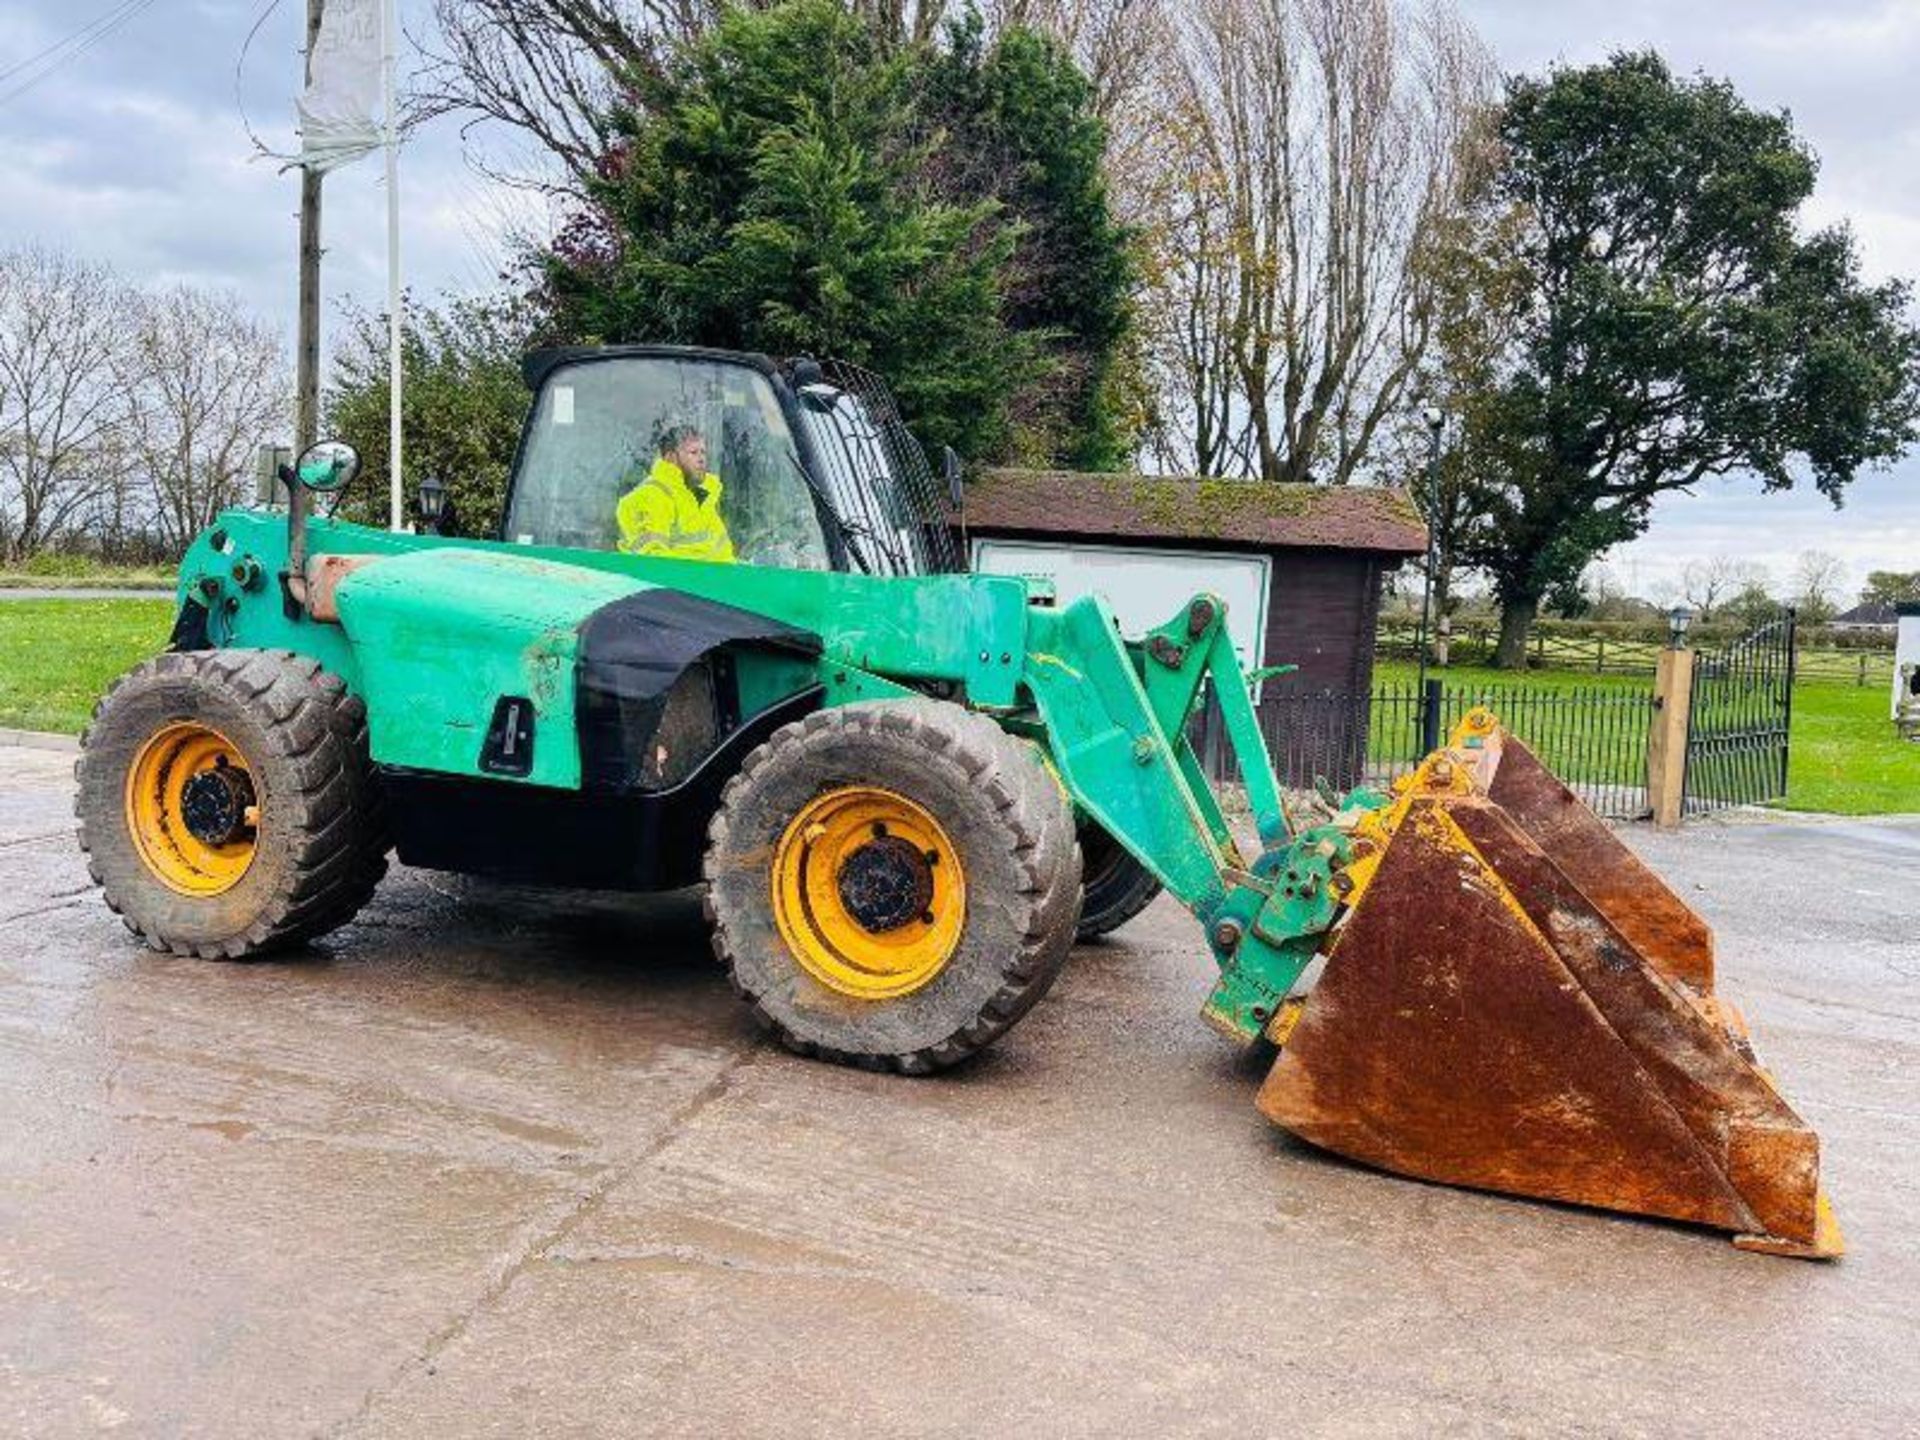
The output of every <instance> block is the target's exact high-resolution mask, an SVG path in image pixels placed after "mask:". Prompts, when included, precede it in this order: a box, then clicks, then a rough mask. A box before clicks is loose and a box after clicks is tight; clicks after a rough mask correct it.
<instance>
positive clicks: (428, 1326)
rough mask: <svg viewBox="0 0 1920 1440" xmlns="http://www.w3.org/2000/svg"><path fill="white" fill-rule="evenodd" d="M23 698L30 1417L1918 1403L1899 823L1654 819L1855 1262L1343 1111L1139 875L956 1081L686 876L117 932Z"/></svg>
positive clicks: (1660, 1426) (0, 1217)
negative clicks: (1693, 1222) (1524, 1176)
mask: <svg viewBox="0 0 1920 1440" xmlns="http://www.w3.org/2000/svg"><path fill="white" fill-rule="evenodd" d="M70 758H71V757H68V756H62V755H50V754H46V753H44V752H34V751H30V750H0V878H3V879H4V884H0V1086H3V1087H4V1094H5V1097H6V1098H5V1101H4V1109H0V1433H5V1434H9V1435H26V1436H42V1435H46V1436H67V1435H85V1434H91V1433H93V1432H95V1431H107V1430H119V1431H120V1432H121V1433H124V1434H128V1435H141V1436H147V1435H161V1436H165V1435H214V1436H228V1435H230V1436H246V1437H256V1436H280V1435H340V1436H367V1435H404V1436H457V1437H463V1440H464V1437H470V1436H483V1435H499V1436H531V1435H539V1436H542V1437H546V1436H599V1435H724V1436H746V1435H776V1434H777V1435H781V1436H794V1435H815V1434H830V1433H831V1434H869V1433H884V1434H933V1435H978V1434H994V1435H1005V1434H1045V1435H1078V1434H1089V1435H1091V1434H1099V1435H1158V1434H1183V1435H1184V1434H1232V1435H1237V1436H1248V1435H1261V1434H1274V1433H1281V1432H1287V1433H1305V1434H1322V1433H1326V1434H1414V1433H1420V1434H1429V1433H1434V1432H1444V1433H1457V1432H1466V1433H1485V1434H1526V1435H1539V1434H1594V1435H1600V1434H1605V1435H1616V1434H1662V1433H1664V1434H1686V1435H1707V1434H1720V1435H1741V1436H1752V1435H1769V1434H1787V1433H1794V1432H1818V1433H1839V1434H1847V1435H1894V1434H1908V1435H1911V1434H1914V1433H1916V1431H1920V1307H1917V1306H1916V1303H1915V1296H1916V1295H1920V1244H1917V1243H1916V1240H1915V1237H1914V1228H1913V1227H1914V1219H1913V1216H1914V1212H1915V1210H1916V1208H1920V1173H1917V1172H1920V1167H1917V1166H1916V1164H1915V1160H1914V1155H1915V1152H1916V1149H1917V1148H1920V885H1917V884H1916V874H1920V822H1915V821H1906V822H1889V823H1879V824H1814V823H1800V822H1795V823H1781V824H1768V825H1748V826H1703V827H1699V828H1696V829H1693V830H1691V831H1689V832H1688V833H1687V834H1685V835H1684V836H1680V837H1669V836H1656V835H1650V834H1646V833H1642V832H1636V833H1634V834H1633V835H1632V836H1631V840H1632V843H1633V844H1635V845H1636V846H1638V847H1639V848H1641V849H1642V850H1643V851H1645V852H1646V853H1647V854H1648V856H1649V857H1650V859H1651V860H1652V861H1653V863H1654V864H1655V865H1656V866H1658V867H1659V868H1660V869H1661V870H1662V871H1663V872H1665V873H1666V874H1667V875H1668V876H1669V877H1671V878H1672V879H1673V880H1675V881H1676V882H1677V884H1678V885H1679V888H1680V889H1681V890H1682V891H1683V893H1685V894H1686V895H1688V896H1689V898H1691V899H1692V900H1693V901H1694V902H1695V903H1696V904H1697V905H1698V906H1699V907H1700V908H1701V909H1702V910H1703V911H1704V912H1705V913H1706V914H1707V915H1708V917H1709V918H1710V919H1711V920H1712V921H1713V922H1714V924H1715V925H1717V926H1718V927H1719V933H1720V948H1721V954H1722V957H1723V967H1722V973H1723V981H1724V988H1725V989H1726V991H1727V992H1728V993H1729V994H1731V995H1732V996H1734V997H1736V998H1737V999H1738V1000H1739V1001H1741V1002H1742V1003H1743V1004H1744V1006H1745V1008H1746V1009H1747V1011H1748V1013H1749V1015H1750V1016H1751V1018H1752V1019H1753V1021H1754V1028H1755V1039H1756V1042H1757V1044H1758V1046H1759V1048H1760V1050H1761V1053H1762V1055H1763V1056H1764V1058H1765V1059H1766V1060H1767V1061H1768V1062H1769V1063H1770V1065H1771V1067H1772V1069H1773V1070H1774V1072H1775V1073H1776V1075H1777V1076H1778V1077H1779V1079H1780V1081H1781V1083H1782V1085H1783V1087H1784V1088H1785V1090H1786V1092H1787V1093H1788V1095H1789V1096H1790V1097H1792V1098H1793V1099H1794V1100H1795V1101H1796V1102H1797V1103H1798V1105H1799V1106H1800V1108H1801V1110H1802V1112H1803V1113H1804V1114H1805V1115H1806V1116H1807V1118H1808V1119H1809V1120H1811V1121H1812V1122H1813V1123H1814V1124H1815V1125H1816V1126H1817V1127H1818V1128H1819V1130H1820V1131H1821V1133H1822V1135H1823V1136H1824V1139H1825V1145H1826V1171H1827V1178H1828V1183H1829V1186H1830V1188H1831V1190H1832V1193H1833V1195H1834V1198H1835V1202H1836V1204H1837V1206H1838V1209H1839V1214H1840V1218H1841V1221H1842V1223H1843V1224H1844V1225H1845V1226H1846V1229H1847V1233H1848V1237H1849V1239H1850V1241H1851V1244H1852V1252H1851V1254H1850V1255H1849V1256H1848V1257H1847V1258H1846V1259H1845V1260H1844V1261H1841V1262H1839V1263H1838V1264H1832V1265H1821V1264H1809V1263H1806V1262H1798V1261H1787V1260H1778V1259H1771V1258H1766V1257H1761V1256H1755V1255H1748V1254H1744V1253H1742V1252H1740V1251H1737V1250H1735V1249H1733V1248H1732V1246H1730V1245H1728V1244H1727V1243H1726V1242H1725V1241H1724V1240H1723V1239H1721V1238H1719V1237H1717V1236H1716V1235H1713V1234H1710V1233H1706V1232H1701V1231H1694V1230H1688V1229H1685V1228H1681V1227H1677V1226H1672V1225H1664V1224H1655V1223H1648V1222H1641V1221H1635V1220H1629V1219H1622V1218H1615V1217H1609V1216H1605V1215H1600V1214H1595V1213H1589V1212H1584V1211H1578V1210H1572V1209H1566V1208H1558V1207H1554V1206H1548V1205H1541V1204H1532V1203H1525V1202H1519V1201H1512V1200H1503V1199H1498V1198H1494V1197H1491V1196H1485V1195H1477V1194H1469V1193H1465V1192H1459V1191H1452V1190H1447V1189H1443V1188H1439V1187H1435V1186H1428V1185H1421V1184H1416V1183H1412V1182H1408V1181H1404V1180H1398V1179H1393V1178H1389V1177H1386V1176H1382V1175H1378V1174H1374V1173H1371V1172H1368V1171H1365V1170H1362V1169H1360V1168H1358V1167H1355V1166H1351V1165H1347V1164H1344V1163H1341V1162H1338V1161H1335V1160H1332V1159H1330V1158H1328V1157H1326V1156H1324V1155H1321V1154H1318V1153H1315V1152H1312V1151H1310V1150H1308V1149H1306V1148H1305V1147H1303V1146H1301V1145H1299V1144H1298V1143H1297V1142H1294V1141H1291V1140H1289V1139H1288V1138H1287V1137H1286V1136H1284V1135H1282V1134H1281V1133H1279V1132H1278V1131H1276V1130H1274V1129H1272V1128H1270V1127H1269V1126H1268V1125H1267V1124H1266V1123H1265V1122H1264V1121H1263V1120H1262V1119H1261V1118H1260V1117H1259V1115H1257V1114H1256V1113H1255V1111H1254V1110H1253V1108H1252V1103H1251V1102H1252V1093H1253V1089H1254V1086H1255V1083H1256V1080H1257V1076H1256V1075H1255V1074H1254V1073H1252V1072H1251V1071H1250V1070H1249V1069H1248V1068H1247V1067H1245V1066H1244V1065H1241V1064H1239V1063H1237V1062H1236V1061H1235V1060H1234V1059H1233V1058H1232V1057H1231V1056H1230V1055H1229V1054H1228V1052H1227V1050H1226V1048H1225V1046H1224V1045H1223V1044H1222V1042H1220V1041H1219V1040H1217V1039H1216V1038H1215V1037H1214V1036H1213V1035H1212V1033H1211V1032H1210V1031H1208V1030H1207V1029H1206V1028H1205V1027H1204V1026H1203V1025H1202V1024H1201V1023H1200V1022H1199V1020H1198V1019H1197V1018H1196V1016H1195V1008H1196V1007H1197V1005H1198V1004H1199V1001H1200V998H1201V996H1202V994H1203V992H1204V990H1205V987H1206V983H1207V978H1208V977H1207V971H1208V969H1209V965H1208V962H1207V961H1206V960H1205V959H1204V957H1203V956H1202V955H1201V953H1200V952H1199V950H1198V948H1197V946H1196V944H1195V941H1194V937H1193V934H1192V932H1191V930H1190V927H1189V924H1188V922H1187V921H1186V920H1185V918H1184V916H1183V915H1182V914H1181V913H1180V912H1178V911H1177V910H1176V909H1174V908H1173V907H1172V906H1170V905H1168V904H1166V903H1165V902H1162V903H1161V904H1160V905H1158V906H1156V907H1155V908H1154V909H1153V910H1152V911H1151V912H1149V914H1148V915H1147V916H1145V917H1143V919H1142V920H1140V921H1138V922H1136V923H1135V924H1134V925H1133V926H1131V927H1129V929H1128V930H1127V931H1125V932H1123V933H1124V938H1123V939H1121V940H1118V941H1117V942H1114V943H1109V944H1105V945H1100V946H1094V947H1087V948H1084V949H1082V950H1081V951H1080V952H1079V953H1077V954H1076V956H1075V957H1074V960H1073V962H1072V965H1071V967H1070V968H1069V970H1068V972H1067V974H1066V976H1065V978H1064V979H1063V981H1062V982H1061V984H1060V985H1059V986H1058V987H1057V988H1056V989H1055V990H1054V992H1053V995H1052V997H1051V998H1050V999H1049V1000H1048V1001H1047V1002H1046V1003H1044V1004H1043V1005H1042V1006H1041V1007H1040V1008H1039V1010H1038V1011H1037V1012H1036V1013H1035V1014H1034V1015H1033V1016H1032V1017H1030V1018H1029V1019H1028V1020H1027V1021H1026V1022H1025V1023H1024V1024H1023V1025H1022V1026H1021V1027H1019V1029H1017V1030H1016V1031H1015V1032H1014V1033H1013V1034H1012V1035H1011V1036H1010V1037H1008V1039H1007V1040H1006V1041H1005V1042H1004V1043H1002V1044H1001V1045H1000V1047H999V1048H998V1049H997V1050H996V1051H995V1052H993V1053H992V1054H990V1055H989V1056H987V1057H985V1059H984V1060H983V1061H982V1062H981V1063H977V1064H975V1065H973V1066H972V1067H970V1068H968V1069H966V1070H965V1071H964V1072H963V1073H960V1074H956V1075H952V1076H950V1077H947V1078H942V1079H936V1080H931V1081H909V1080H900V1079H893V1078H886V1077H881V1076H874V1075H867V1074H860V1073H855V1072H851V1071H846V1070H839V1069H833V1068H830V1067H826V1066H822V1065H817V1064H812V1063H808V1062H805V1061H801V1060H796V1059H792V1058H790V1057H788V1056H786V1055H785V1054H783V1053H782V1052H780V1051H779V1050H777V1049H774V1048H771V1047H769V1046H768V1045H767V1044H765V1043H763V1042H762V1041H761V1040H759V1039H758V1038H757V1037H756V1036H755V1034H754V1032H753V1031H752V1029H751V1028H750V1026H749V1024H748V1023H747V1019H746V1016H745V1014H744V1013H743V1011H742V1010H741V1008H740V1007H739V1006H738V1005H737V1004H736V1002H735V1001H734V1000H733V998H732V997H731V995H730V994H729V992H728V991H727V988H726V985H725V984H724V982H723V981H722V979H721V977H720V976H719V975H718V974H717V973H716V972H715V970H714V969H713V968H712V966H711V965H710V963H709V961H708V959H707V954H706V950H705V946H704V937H703V934H702V932H701V927H700V925H699V921H698V915H697V912H696V910H695V908H694V907H693V906H692V905H691V904H690V903H689V902H687V901H686V900H684V899H674V900H668V901H663V902H648V903H640V904H622V905H617V906H610V905H606V904H591V903H583V902H578V901H573V902H564V903H558V904H540V903H534V902H532V901H530V900H529V899H527V898H525V897H520V896H515V895H512V894H510V893H505V892H501V891H498V890H482V889H479V888H476V887H470V886H467V885H463V884H462V883H460V882H457V881H454V880H452V879H449V878H446V877H442V876H436V875H429V874H421V873H399V874H396V875H395V876H394V877H393V878H392V879H390V880H389V881H388V883H387V884H386V886H385V887H384V888H383V889H382V891H381V893H380V896H379V899H378V900H377V902H376V903H375V905H374V906H373V907H372V909H371V910H370V911H369V912H368V913H367V915H366V916H365V917H364V919H363V920H362V922H361V923H359V924H357V925H355V926H354V927H353V928H351V929H350V930H347V931H344V932H342V933H341V934H340V935H339V936H338V937H336V938H335V939H334V940H332V941H331V942H329V943H328V944H327V945H326V947H325V948H324V949H322V950H316V951H315V952H313V953H312V954H310V955H308V956H305V957H302V958H298V959H294V960H291V961H287V962H282V963H271V964H263V965H252V966H220V965H209V964H200V963H194V962H188V961H179V960H169V959H163V958H159V957H155V956H152V955H150V954H147V953H145V952H144V951H142V950H140V949H139V948H137V947H136V946H135V945H134V944H133V943H132V942H131V941H130V940H129V939H128V938H127V937H126V935H125V934H124V933H123V932H122V930H121V928H120V926H119V924H118V923H117V922H116V921H115V920H114V919H113V917H112V916H110V915H109V914H108V913H107V912H106V910H105V908H104V907H103V906H102V905H101V904H100V902H99V900H98V899H97V898H96V897H95V896H94V895H93V894H92V893H91V892H90V891H89V890H88V888H87V885H86V880H85V875H84V873H83V871H82V869H81V866H80V862H79V859H78V857H77V855H76V854H75V851H74V848H73V845H72V842H71V839H70V836H69V820H68V807H69V803H70V801H69V795H70V780H69V777H68V768H69V762H70Z"/></svg>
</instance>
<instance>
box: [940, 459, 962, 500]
mask: <svg viewBox="0 0 1920 1440" xmlns="http://www.w3.org/2000/svg"><path fill="white" fill-rule="evenodd" d="M940 464H941V467H942V469H943V470H944V471H945V472H946V480H947V499H948V501H949V502H950V503H951V504H952V505H953V508H954V509H955V510H958V509H960V508H961V507H962V506H963V505H964V504H965V503H966V488H965V486H964V485H963V484H962V482H961V476H960V457H959V456H958V455H957V454H955V453H954V449H953V446H951V445H943V446H941V447H940Z"/></svg>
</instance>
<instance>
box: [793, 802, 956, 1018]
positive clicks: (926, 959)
mask: <svg viewBox="0 0 1920 1440" xmlns="http://www.w3.org/2000/svg"><path fill="white" fill-rule="evenodd" d="M773 910H774V920H775V923H776V924H777V925H778V926H779V930H780V935H781V938H782V939H784V940H785V941H786V942H787V948H788V949H789V950H790V951H791V952H792V954H793V956H794V958H795V959H796V960H798V961H799V962H800V965H801V967H802V968H803V969H805V970H806V972H807V973H808V974H809V975H811V976H812V977H813V978H814V979H816V980H818V981H819V982H820V983H821V984H822V985H825V986H827V987H828V988H829V989H831V990H837V991H839V992H840V993H841V994H842V995H851V996H853V997H854V998H856V999H859V1000H891V999H894V998H896V997H898V996H901V995H911V994H912V993H913V992H914V991H916V990H918V989H920V988H922V987H923V986H925V985H927V984H929V983H930V982H931V981H932V980H933V978H934V977H935V976H936V975H938V974H939V973H940V971H941V970H942V969H943V968H944V967H945V965H946V963H947V961H948V960H950V959H951V958H952V957H953V952H954V950H955V948H956V947H957V946H958V945H959V943H960V932H961V930H962V929H963V928H965V926H966V920H967V877H966V873H965V869H964V867H963V866H962V864H961V862H960V856H959V854H958V852H957V851H955V849H954V847H953V842H952V841H951V840H949V839H948V838H947V832H946V831H945V830H944V829H943V828H941V825H940V822H939V821H938V820H935V819H934V818H933V816H931V815H929V814H928V813H927V812H926V811H925V810H923V809H921V808H920V806H918V805H916V804H914V803H913V801H911V800H909V799H907V798H906V797H905V796H902V795H896V794H894V793H893V792H892V791H891V790H881V789H878V788H876V787H873V786H867V785H855V786H850V787H849V788H847V789H844V790H834V791H832V792H830V793H828V794H825V795H822V796H820V797H819V798H818V799H816V800H814V801H813V802H811V803H810V804H808V805H807V806H806V807H804V808H803V809H802V810H801V811H800V813H799V814H798V815H796V816H794V817H793V820H792V821H791V822H790V823H789V824H788V826H787V828H786V831H785V832H784V833H783V834H782V835H781V837H780V843H779V844H778V846H776V847H775V850H774V857H773Z"/></svg>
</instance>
